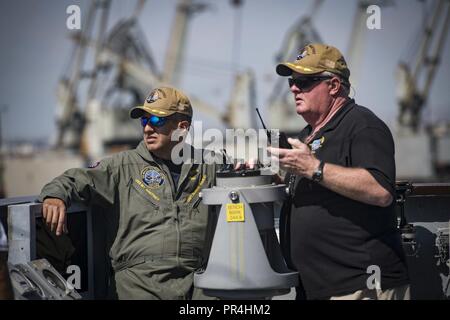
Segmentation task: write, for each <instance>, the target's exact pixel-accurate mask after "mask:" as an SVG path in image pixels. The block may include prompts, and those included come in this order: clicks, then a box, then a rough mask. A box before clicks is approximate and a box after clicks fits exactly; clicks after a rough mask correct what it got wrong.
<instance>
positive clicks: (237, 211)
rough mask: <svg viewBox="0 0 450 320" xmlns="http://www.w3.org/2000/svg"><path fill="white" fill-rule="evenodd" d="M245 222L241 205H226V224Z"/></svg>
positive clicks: (242, 205)
mask: <svg viewBox="0 0 450 320" xmlns="http://www.w3.org/2000/svg"><path fill="white" fill-rule="evenodd" d="M240 221H245V215H244V204H243V203H227V222H240Z"/></svg>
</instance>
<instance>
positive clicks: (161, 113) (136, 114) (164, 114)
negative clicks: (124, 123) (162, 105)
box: [130, 106, 176, 119]
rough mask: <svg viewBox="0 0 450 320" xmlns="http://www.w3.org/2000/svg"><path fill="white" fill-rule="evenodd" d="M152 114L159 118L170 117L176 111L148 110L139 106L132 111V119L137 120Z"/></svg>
mask: <svg viewBox="0 0 450 320" xmlns="http://www.w3.org/2000/svg"><path fill="white" fill-rule="evenodd" d="M146 112H147V113H150V114H152V115H155V116H158V117H168V116H170V115H172V114H174V113H175V112H176V111H168V110H161V109H157V108H147V107H144V106H137V107H134V108H133V109H131V110H130V118H132V119H137V118H140V117H142V116H143V115H144V114H145V113H146Z"/></svg>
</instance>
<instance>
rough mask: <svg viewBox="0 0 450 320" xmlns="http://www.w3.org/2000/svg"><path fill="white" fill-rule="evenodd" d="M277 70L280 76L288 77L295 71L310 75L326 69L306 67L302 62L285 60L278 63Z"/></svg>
mask: <svg viewBox="0 0 450 320" xmlns="http://www.w3.org/2000/svg"><path fill="white" fill-rule="evenodd" d="M276 71H277V73H278V74H279V75H280V76H283V77H288V76H292V73H293V72H296V73H300V74H308V75H309V74H316V73H320V72H323V71H324V70H323V69H319V68H312V67H305V66H302V65H300V64H295V63H292V62H285V63H280V64H279V65H277V68H276Z"/></svg>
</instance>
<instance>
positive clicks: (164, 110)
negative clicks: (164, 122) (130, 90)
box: [130, 87, 192, 119]
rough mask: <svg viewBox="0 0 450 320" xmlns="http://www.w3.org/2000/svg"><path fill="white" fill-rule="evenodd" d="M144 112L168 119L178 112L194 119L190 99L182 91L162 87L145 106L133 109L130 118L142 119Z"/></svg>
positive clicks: (148, 98)
mask: <svg viewBox="0 0 450 320" xmlns="http://www.w3.org/2000/svg"><path fill="white" fill-rule="evenodd" d="M144 112H148V113H150V114H153V115H155V116H159V117H167V116H170V115H172V114H174V113H176V112H178V113H182V114H185V115H188V116H190V117H192V106H191V102H190V101H189V99H188V97H187V96H186V95H185V94H184V93H182V92H181V91H180V90H178V89H175V88H171V87H161V88H157V89H154V90H153V91H152V92H150V94H149V95H148V97H147V99H145V101H144V105H142V106H137V107H134V108H133V109H131V111H130V117H131V118H133V119H136V118H140V117H142V115H143V114H144Z"/></svg>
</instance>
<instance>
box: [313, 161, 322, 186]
mask: <svg viewBox="0 0 450 320" xmlns="http://www.w3.org/2000/svg"><path fill="white" fill-rule="evenodd" d="M324 165H325V161H323V160H320V164H319V166H318V167H317V169H316V170H314V172H313V175H312V180H313V181H314V182H320V181H322V180H323V166H324Z"/></svg>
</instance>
